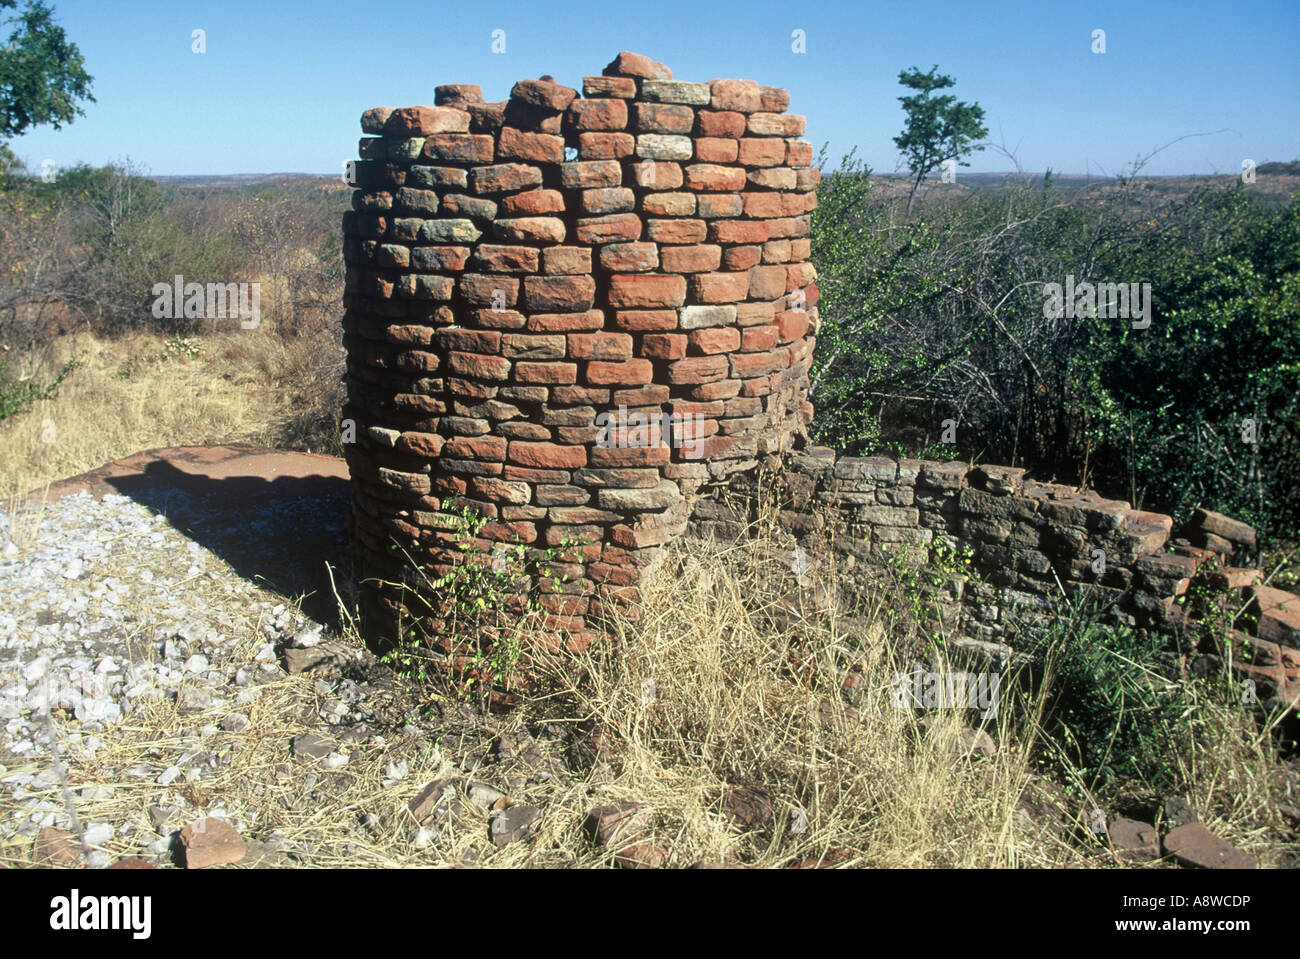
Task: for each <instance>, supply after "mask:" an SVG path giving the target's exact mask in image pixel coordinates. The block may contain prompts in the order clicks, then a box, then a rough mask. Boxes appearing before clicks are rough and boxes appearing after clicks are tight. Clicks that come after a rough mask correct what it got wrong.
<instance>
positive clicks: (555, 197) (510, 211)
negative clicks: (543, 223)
mask: <svg viewBox="0 0 1300 959" xmlns="http://www.w3.org/2000/svg"><path fill="white" fill-rule="evenodd" d="M563 212H564V195H563V194H562V193H560V191H559V190H528V191H526V192H524V193H516V194H515V195H513V196H508V197H504V198H502V200H501V202H500V214H501V215H502V216H539V215H541V214H544V213H563Z"/></svg>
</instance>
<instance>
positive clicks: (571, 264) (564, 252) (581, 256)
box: [542, 246, 591, 274]
mask: <svg viewBox="0 0 1300 959" xmlns="http://www.w3.org/2000/svg"><path fill="white" fill-rule="evenodd" d="M542 272H543V273H549V274H586V273H590V272H591V250H590V249H588V248H587V247H583V246H552V247H547V248H546V249H544V250H542Z"/></svg>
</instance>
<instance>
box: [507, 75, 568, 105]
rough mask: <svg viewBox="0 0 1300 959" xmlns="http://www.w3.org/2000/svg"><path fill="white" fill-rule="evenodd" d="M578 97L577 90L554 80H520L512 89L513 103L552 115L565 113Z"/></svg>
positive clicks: (511, 97)
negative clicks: (525, 105)
mask: <svg viewBox="0 0 1300 959" xmlns="http://www.w3.org/2000/svg"><path fill="white" fill-rule="evenodd" d="M577 96H578V91H577V90H574V89H573V88H572V87H566V86H561V85H560V84H558V83H556V82H555V81H554V80H520V81H519V82H518V83H516V84H515V85H514V86H513V87H511V88H510V99H511V100H512V101H514V102H517V103H523V104H527V105H528V106H530V107H536V108H538V109H541V110H545V111H548V112H552V113H563V112H564V111H565V110H566V109H567V108H568V106H569V104H570V103H572V102H573V101H574V99H575V98H576V97H577Z"/></svg>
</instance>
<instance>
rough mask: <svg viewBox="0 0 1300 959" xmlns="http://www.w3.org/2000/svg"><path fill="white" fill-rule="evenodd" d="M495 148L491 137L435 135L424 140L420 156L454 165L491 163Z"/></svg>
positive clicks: (461, 134)
mask: <svg viewBox="0 0 1300 959" xmlns="http://www.w3.org/2000/svg"><path fill="white" fill-rule="evenodd" d="M495 148H496V144H495V141H494V140H493V138H492V137H490V136H487V135H484V134H475V133H435V134H434V135H433V136H431V137H427V138H425V141H424V150H423V151H422V152H421V154H420V155H421V156H422V157H423V158H425V159H426V160H450V161H452V162H454V163H491V162H492V157H493V151H494V150H495Z"/></svg>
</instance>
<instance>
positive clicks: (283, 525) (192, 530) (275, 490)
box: [33, 445, 353, 628]
mask: <svg viewBox="0 0 1300 959" xmlns="http://www.w3.org/2000/svg"><path fill="white" fill-rule="evenodd" d="M81 490H86V491H87V492H89V493H90V494H91V495H92V496H95V497H97V498H98V497H100V496H102V495H104V494H105V493H117V494H120V495H123V496H129V497H130V498H131V499H133V500H135V501H136V502H138V503H141V504H142V505H144V506H147V507H148V508H149V509H151V510H153V511H154V512H155V513H158V514H160V515H162V516H165V517H166V518H167V520H168V522H169V523H171V525H172V526H174V527H175V528H176V529H178V530H180V531H181V532H182V533H184V534H185V535H187V536H189V537H190V538H191V539H193V540H194V541H195V542H197V543H199V544H200V545H201V546H203V547H205V548H206V549H208V550H211V551H212V552H213V553H215V554H216V555H217V556H219V557H221V558H222V559H223V560H225V561H226V562H227V563H229V564H230V565H231V567H232V568H233V569H234V570H235V571H236V572H237V573H238V574H239V575H240V576H242V577H244V578H245V579H248V580H250V581H252V582H256V583H258V584H260V585H264V586H267V587H270V588H271V589H274V590H276V591H277V592H280V593H282V594H284V595H285V596H288V597H291V598H297V597H298V596H301V595H304V594H305V598H304V600H303V603H302V609H303V612H304V613H306V614H307V615H308V616H310V617H312V618H313V619H315V620H316V621H318V622H323V623H326V624H328V625H329V626H331V627H334V628H337V627H338V626H339V625H340V618H341V617H340V615H339V608H338V602H337V601H336V599H335V596H334V591H333V589H332V587H331V583H330V576H329V573H328V572H327V569H326V565H327V564H328V566H329V567H331V568H332V569H333V571H334V582H335V583H336V584H337V586H338V590H339V593H340V594H341V595H342V596H343V597H344V600H345V602H349V603H350V597H351V593H352V582H353V563H352V545H351V541H350V538H349V537H348V534H347V530H346V528H345V525H344V524H345V521H346V518H347V512H348V496H349V493H348V476H347V467H346V465H345V464H344V462H343V460H340V459H336V458H334V457H329V456H318V455H315V454H309V453H292V452H283V451H279V450H269V449H265V448H263V447H257V446H246V445H225V446H193V447H173V448H170V449H159V450H146V451H145V452H143V453H137V454H135V455H134V456H130V457H127V458H126V459H123V460H118V461H116V462H114V463H110V464H108V465H107V466H104V467H101V468H100V469H98V470H95V471H93V472H91V473H85V474H83V475H81V476H76V477H73V478H71V479H67V480H62V481H60V482H59V483H57V484H54V485H53V486H51V487H50V491H49V499H51V500H53V499H59V498H62V497H63V496H66V495H70V494H72V493H76V492H79V491H81ZM33 498H36V499H39V494H33Z"/></svg>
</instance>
